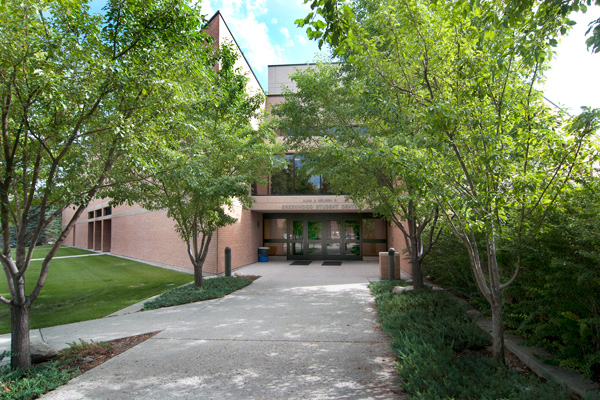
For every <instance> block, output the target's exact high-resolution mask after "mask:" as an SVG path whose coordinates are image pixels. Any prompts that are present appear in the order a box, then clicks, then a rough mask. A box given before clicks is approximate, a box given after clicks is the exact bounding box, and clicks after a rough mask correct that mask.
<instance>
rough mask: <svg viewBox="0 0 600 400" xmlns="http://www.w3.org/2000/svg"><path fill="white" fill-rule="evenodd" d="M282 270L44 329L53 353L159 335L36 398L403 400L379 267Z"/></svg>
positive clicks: (280, 266)
mask: <svg viewBox="0 0 600 400" xmlns="http://www.w3.org/2000/svg"><path fill="white" fill-rule="evenodd" d="M289 264H290V262H269V263H262V264H261V263H259V264H253V265H251V266H248V267H244V268H242V269H240V270H239V272H241V273H244V274H248V275H261V276H262V277H261V278H260V279H258V280H256V281H255V282H254V283H252V284H251V285H250V286H248V287H246V288H244V289H242V290H240V291H237V292H235V293H233V294H231V295H229V296H227V297H225V298H223V299H219V300H212V301H207V302H201V303H195V304H188V305H183V306H177V307H171V308H166V309H160V310H155V311H146V312H143V313H133V314H127V315H120V316H114V317H107V318H102V319H98V320H94V321H87V322H81V323H77V324H70V325H65V326H58V327H52V328H45V329H42V330H41V333H38V334H37V335H38V337H39V338H40V339H41V338H43V339H44V340H45V341H46V342H47V343H48V344H50V345H51V346H53V347H56V348H61V347H64V346H66V345H67V344H68V343H70V342H73V341H78V339H80V338H81V339H84V340H96V341H101V340H110V339H114V338H120V337H126V336H131V335H135V334H140V333H146V332H152V331H159V330H160V331H162V332H161V333H159V334H158V335H156V336H154V337H153V338H152V339H149V340H147V341H146V342H144V343H142V344H140V345H138V346H136V347H134V348H133V349H131V350H129V351H127V352H125V353H123V354H121V355H119V356H117V357H115V358H113V359H111V360H109V361H108V362H106V363H104V364H103V365H100V366H99V367H96V368H95V369H93V370H90V371H88V372H86V373H85V374H83V375H81V376H79V377H77V378H75V379H74V380H72V381H71V382H70V383H69V384H67V385H65V386H63V387H61V388H59V389H57V390H55V391H53V392H51V393H49V394H47V395H46V396H44V397H43V398H44V399H61V400H62V399H139V398H144V399H175V398H187V399H229V398H236V399H238V398H242V399H308V398H310V399H396V398H403V395H402V394H401V389H400V388H399V387H398V384H397V383H398V382H397V379H398V378H397V374H396V373H395V371H394V362H393V361H394V358H393V354H392V352H391V349H390V346H389V338H388V337H387V336H386V335H385V334H384V333H383V332H382V331H381V330H380V329H379V328H378V324H377V322H376V319H377V314H376V311H375V307H374V303H373V298H372V296H371V295H370V293H369V290H368V289H367V283H368V279H369V278H371V279H373V278H376V277H377V276H378V273H379V271H378V268H379V267H378V264H377V263H366V262H344V263H343V265H342V266H321V262H319V261H314V262H313V263H312V264H311V265H309V266H292V265H289ZM32 338H33V335H32ZM5 342H6V340H5V338H4V337H0V348H5V347H7V344H6V343H5Z"/></svg>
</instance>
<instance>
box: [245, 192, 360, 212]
mask: <svg viewBox="0 0 600 400" xmlns="http://www.w3.org/2000/svg"><path fill="white" fill-rule="evenodd" d="M254 200H255V202H254V204H253V205H252V207H251V210H253V211H270V212H276V211H282V210H283V211H309V212H310V211H328V212H331V211H333V212H335V211H345V212H348V211H360V208H359V207H358V206H357V205H356V204H354V203H353V202H352V201H350V200H346V197H345V196H331V195H323V196H255V197H254ZM363 211H370V210H363Z"/></svg>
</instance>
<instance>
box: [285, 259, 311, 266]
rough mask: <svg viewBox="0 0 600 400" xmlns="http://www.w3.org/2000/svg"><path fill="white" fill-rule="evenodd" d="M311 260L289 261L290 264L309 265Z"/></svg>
mask: <svg viewBox="0 0 600 400" xmlns="http://www.w3.org/2000/svg"><path fill="white" fill-rule="evenodd" d="M311 262H312V261H306V260H297V261H294V262H293V263H291V264H290V265H309V264H310V263H311Z"/></svg>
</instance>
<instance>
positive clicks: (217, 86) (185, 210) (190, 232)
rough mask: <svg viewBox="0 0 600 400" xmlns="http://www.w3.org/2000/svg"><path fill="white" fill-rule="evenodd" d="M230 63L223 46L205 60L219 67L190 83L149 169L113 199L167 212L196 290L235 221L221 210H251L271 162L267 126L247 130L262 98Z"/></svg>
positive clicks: (272, 138)
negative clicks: (220, 237)
mask: <svg viewBox="0 0 600 400" xmlns="http://www.w3.org/2000/svg"><path fill="white" fill-rule="evenodd" d="M236 59H237V54H236V53H235V51H234V50H233V49H232V48H231V47H229V46H228V45H223V46H222V47H221V48H220V49H219V50H218V51H217V52H216V54H215V55H214V57H213V58H212V61H211V65H218V68H215V69H213V70H211V71H210V73H206V75H205V79H203V80H198V79H196V78H195V77H192V78H191V79H189V81H188V91H189V93H188V94H187V96H188V98H189V101H186V102H183V103H182V108H181V109H180V110H179V114H178V115H179V117H178V119H177V120H176V121H174V123H173V124H171V126H170V127H169V130H170V136H169V137H168V138H167V140H168V141H167V142H166V143H163V144H160V145H159V146H156V147H153V148H152V149H150V153H151V154H153V156H152V157H151V159H152V160H154V162H153V163H151V164H148V165H145V168H143V169H139V170H137V171H136V173H137V174H138V175H139V177H140V180H139V181H134V182H132V183H130V184H128V185H127V189H126V190H120V191H118V192H116V193H113V194H112V195H111V197H112V198H113V199H114V200H113V201H114V202H117V203H118V202H124V201H127V202H129V203H132V202H137V203H139V204H141V205H142V206H143V207H144V208H146V209H149V210H162V209H166V210H167V216H168V217H170V218H172V219H173V220H174V221H175V223H176V230H177V232H178V234H179V235H180V237H181V238H182V239H183V240H184V242H185V243H186V244H187V250H188V255H189V257H190V261H191V263H192V265H193V266H194V283H195V285H196V287H200V286H202V267H203V265H204V261H205V259H206V256H207V254H208V250H209V246H210V243H211V238H212V235H213V233H214V232H215V231H216V230H217V228H219V227H223V226H226V225H229V224H232V223H234V222H235V221H236V219H235V218H234V217H232V216H231V215H229V214H228V213H227V208H231V207H233V206H235V205H238V206H241V207H243V208H244V209H247V208H249V207H250V205H251V204H252V199H251V197H250V194H251V192H250V185H251V184H252V183H255V182H259V183H260V182H265V178H266V177H267V176H268V174H269V172H270V170H271V165H272V164H273V162H274V153H273V152H274V149H275V148H276V146H275V145H272V144H271V143H274V142H275V134H274V132H273V130H272V129H271V128H270V126H269V124H266V123H261V124H260V125H259V126H258V129H255V128H254V127H253V124H254V122H259V120H260V118H261V115H260V111H261V106H262V104H263V102H264V97H263V96H262V94H252V95H251V94H249V93H248V89H247V87H246V83H247V80H248V78H247V77H246V76H245V75H243V72H242V71H241V70H240V69H236V68H235V62H236Z"/></svg>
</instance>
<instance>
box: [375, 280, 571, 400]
mask: <svg viewBox="0 0 600 400" xmlns="http://www.w3.org/2000/svg"><path fill="white" fill-rule="evenodd" d="M392 286H393V285H391V284H390V283H389V282H385V281H382V282H373V283H371V285H370V287H371V290H372V292H373V294H374V295H375V296H376V304H377V311H378V313H379V316H380V318H381V325H382V328H383V329H384V331H385V332H387V333H388V334H389V335H390V336H391V338H392V340H393V343H392V348H393V350H394V353H395V354H396V356H397V357H398V359H399V360H400V361H399V363H398V372H399V374H400V376H401V377H402V379H403V382H402V383H401V386H402V387H404V388H405V389H406V391H407V392H408V394H409V396H410V398H411V399H427V400H435V399H501V398H503V399H520V400H546V399H548V394H549V393H552V398H553V399H565V400H567V399H569V397H568V396H567V395H566V393H564V392H563V391H562V390H561V389H560V388H559V387H558V386H556V385H551V384H549V383H543V382H540V380H538V379H535V378H531V377H525V376H522V375H519V374H517V373H516V372H515V371H512V370H508V369H506V368H504V367H502V366H501V365H499V364H497V363H496V362H494V360H493V359H492V358H490V357H484V356H480V355H476V354H473V353H472V351H474V350H477V349H481V348H483V347H485V346H487V345H488V344H489V342H490V339H489V337H488V335H487V334H485V333H483V332H482V331H481V330H479V328H478V327H477V326H476V325H475V324H474V323H473V322H471V321H470V320H469V319H468V318H467V316H466V314H465V311H464V309H463V308H462V307H461V306H460V305H459V304H458V303H457V302H456V301H454V300H452V299H450V298H449V297H448V296H447V295H446V294H444V293H442V292H436V291H432V290H429V289H425V290H423V291H420V292H414V291H409V292H404V293H403V294H393V293H391V287H392Z"/></svg>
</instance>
